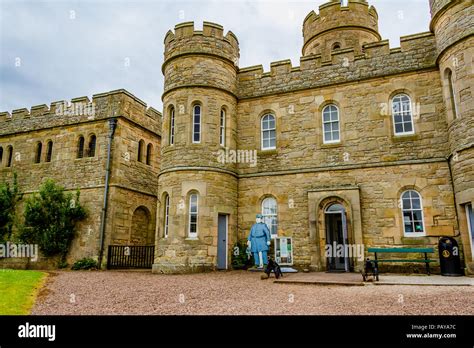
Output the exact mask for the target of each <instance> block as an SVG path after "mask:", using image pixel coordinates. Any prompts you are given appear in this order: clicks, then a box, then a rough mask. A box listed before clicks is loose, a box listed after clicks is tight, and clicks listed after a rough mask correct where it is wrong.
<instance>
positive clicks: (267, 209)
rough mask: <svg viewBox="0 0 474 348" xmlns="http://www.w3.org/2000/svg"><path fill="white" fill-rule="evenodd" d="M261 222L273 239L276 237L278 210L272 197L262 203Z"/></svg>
mask: <svg viewBox="0 0 474 348" xmlns="http://www.w3.org/2000/svg"><path fill="white" fill-rule="evenodd" d="M262 215H263V221H264V222H265V224H266V225H267V227H268V229H269V230H270V234H271V236H272V238H273V237H276V236H277V235H278V208H277V201H276V199H275V198H274V197H267V198H265V199H264V200H263V201H262Z"/></svg>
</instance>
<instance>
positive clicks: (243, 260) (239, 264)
mask: <svg viewBox="0 0 474 348" xmlns="http://www.w3.org/2000/svg"><path fill="white" fill-rule="evenodd" d="M231 262H232V268H233V269H247V268H248V267H249V265H251V262H252V259H251V258H250V259H249V257H248V255H247V241H246V240H241V241H239V242H237V243H235V244H234V246H233V248H232V261H231Z"/></svg>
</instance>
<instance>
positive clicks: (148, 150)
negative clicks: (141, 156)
mask: <svg viewBox="0 0 474 348" xmlns="http://www.w3.org/2000/svg"><path fill="white" fill-rule="evenodd" d="M152 156H153V145H152V144H148V145H147V147H146V164H147V165H149V166H151V158H152Z"/></svg>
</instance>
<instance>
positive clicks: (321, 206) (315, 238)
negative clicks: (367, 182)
mask: <svg viewBox="0 0 474 348" xmlns="http://www.w3.org/2000/svg"><path fill="white" fill-rule="evenodd" d="M333 204H340V205H341V206H342V207H343V208H344V211H345V218H346V221H345V223H346V228H347V237H348V244H351V245H352V246H358V247H360V248H363V238H362V219H361V207H360V196H359V187H358V186H339V187H324V188H318V189H313V190H310V191H309V192H308V208H309V211H308V214H309V224H310V231H309V237H310V240H311V241H312V242H313V243H314V245H315V246H316V251H315V253H314V254H313V255H312V258H311V266H310V267H311V268H312V269H313V270H317V271H323V270H324V271H325V270H327V259H326V255H325V247H326V226H327V221H326V210H327V209H328V208H329V207H330V206H331V205H333ZM362 266H363V260H362V261H361V260H359V259H352V261H351V269H353V270H355V271H358V270H359V269H361V267H362Z"/></svg>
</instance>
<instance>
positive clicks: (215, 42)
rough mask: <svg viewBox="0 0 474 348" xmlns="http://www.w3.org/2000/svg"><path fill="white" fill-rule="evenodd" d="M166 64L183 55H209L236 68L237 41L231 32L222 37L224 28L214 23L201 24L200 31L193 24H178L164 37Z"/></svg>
mask: <svg viewBox="0 0 474 348" xmlns="http://www.w3.org/2000/svg"><path fill="white" fill-rule="evenodd" d="M164 45H165V52H164V55H165V61H164V63H163V67H162V71H163V72H164V69H165V66H166V64H168V63H169V62H170V61H171V60H172V59H173V58H176V57H180V56H183V55H193V54H194V55H199V54H201V55H209V56H215V57H219V58H223V59H225V60H227V61H228V62H230V63H231V64H233V65H235V66H237V65H238V59H239V57H240V49H239V41H238V39H237V37H236V36H235V35H234V33H232V32H231V31H229V32H227V34H226V35H225V36H224V28H223V27H222V26H221V25H219V24H216V23H211V22H203V29H202V30H195V29H194V22H184V23H179V24H177V25H176V26H175V28H174V33H173V31H171V30H169V31H168V32H167V33H166V35H165V40H164Z"/></svg>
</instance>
